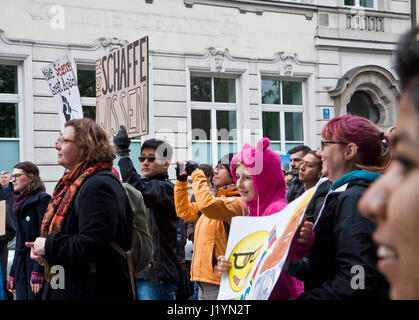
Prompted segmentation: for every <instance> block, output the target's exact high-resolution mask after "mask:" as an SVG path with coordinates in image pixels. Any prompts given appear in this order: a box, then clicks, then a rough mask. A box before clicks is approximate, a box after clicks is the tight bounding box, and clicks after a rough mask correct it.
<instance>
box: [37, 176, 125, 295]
mask: <svg viewBox="0 0 419 320" xmlns="http://www.w3.org/2000/svg"><path fill="white" fill-rule="evenodd" d="M126 206H127V198H126V196H125V193H124V191H123V189H122V187H121V185H120V183H119V182H118V181H117V179H115V178H113V177H111V176H110V175H104V174H98V173H96V174H93V175H92V176H91V177H89V178H88V179H87V180H86V181H85V182H84V183H83V184H82V186H81V187H80V190H79V191H78V192H77V195H76V197H75V199H74V201H73V202H72V204H71V208H70V209H69V211H68V212H67V216H66V218H65V221H64V225H63V229H62V230H61V231H60V232H56V233H51V234H49V235H48V237H47V240H46V242H45V256H46V259H47V261H48V264H49V265H50V266H54V265H61V266H62V267H63V268H64V271H65V273H64V274H65V283H64V289H60V288H58V289H57V288H56V289H53V288H52V286H51V285H49V286H48V287H49V288H48V296H47V298H48V299H52V300H91V299H93V300H132V299H133V296H132V291H131V284H130V278H129V271H128V264H127V262H126V261H125V259H124V258H123V257H122V256H121V255H120V254H119V253H118V252H117V251H116V250H115V249H113V248H112V247H111V246H110V244H111V242H112V241H115V242H116V243H117V244H118V245H119V246H120V247H121V248H122V249H124V250H129V249H130V247H131V240H132V229H133V226H132V217H130V216H127V210H126ZM59 284H60V283H58V285H59Z"/></svg>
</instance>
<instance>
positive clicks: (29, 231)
mask: <svg viewBox="0 0 419 320" xmlns="http://www.w3.org/2000/svg"><path fill="white" fill-rule="evenodd" d="M50 198H51V197H50V195H49V194H47V193H45V192H42V191H38V192H36V193H34V194H32V195H30V196H29V197H28V198H27V199H26V201H25V202H24V203H23V205H22V207H21V208H20V210H19V211H18V212H14V214H15V215H16V248H15V256H14V259H13V264H12V267H11V268H10V275H11V276H13V277H14V279H15V288H16V299H17V300H39V299H41V297H42V291H41V292H39V293H38V294H36V295H35V294H34V293H33V292H32V289H31V285H30V280H31V273H32V271H34V272H39V273H43V272H44V268H43V267H42V266H41V265H40V264H38V263H37V262H35V260H32V259H31V258H30V249H29V248H28V247H26V246H25V242H27V241H34V240H35V239H36V238H37V237H39V234H40V231H41V223H42V219H43V217H44V213H45V211H46V209H47V207H48V203H49V200H50Z"/></svg>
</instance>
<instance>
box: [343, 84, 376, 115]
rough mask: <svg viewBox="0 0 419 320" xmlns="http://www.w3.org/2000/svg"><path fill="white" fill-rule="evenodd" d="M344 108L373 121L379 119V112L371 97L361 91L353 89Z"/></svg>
mask: <svg viewBox="0 0 419 320" xmlns="http://www.w3.org/2000/svg"><path fill="white" fill-rule="evenodd" d="M346 110H347V112H348V113H351V114H353V115H357V116H361V117H364V118H367V119H369V120H371V121H372V122H374V123H377V122H378V120H380V112H379V111H378V109H377V107H375V106H374V103H373V101H372V99H371V97H370V96H369V95H368V94H367V93H365V92H363V91H355V93H354V94H353V95H352V97H351V100H350V101H349V103H348V105H347V106H346Z"/></svg>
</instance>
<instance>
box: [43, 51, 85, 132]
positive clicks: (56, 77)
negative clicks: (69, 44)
mask: <svg viewBox="0 0 419 320" xmlns="http://www.w3.org/2000/svg"><path fill="white" fill-rule="evenodd" d="M41 71H42V74H43V75H44V77H45V80H46V81H47V83H48V86H49V88H50V90H51V93H52V95H53V97H54V101H55V104H56V106H57V109H58V117H59V118H60V124H61V130H63V129H64V125H65V123H66V122H67V121H69V120H72V119H81V118H83V108H82V105H81V99H80V92H79V88H78V86H77V80H76V77H75V75H74V72H73V68H72V66H71V62H70V60H69V59H68V57H67V56H64V57H62V58H60V59H58V60H56V61H55V62H54V63H51V64H48V65H46V66H44V67H42V69H41Z"/></svg>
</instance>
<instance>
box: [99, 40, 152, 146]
mask: <svg viewBox="0 0 419 320" xmlns="http://www.w3.org/2000/svg"><path fill="white" fill-rule="evenodd" d="M148 80H149V76H148V37H143V38H141V39H140V40H137V41H134V42H132V43H130V44H128V45H126V46H124V47H122V48H120V49H118V50H114V51H111V52H110V53H109V54H108V55H106V56H103V57H102V58H101V59H98V60H97V61H96V123H98V124H99V125H100V126H101V127H102V128H103V129H104V130H105V131H106V133H107V134H108V135H109V137H113V136H115V135H116V133H117V132H118V130H119V126H120V125H124V126H125V128H126V129H127V133H128V136H129V137H130V138H133V137H138V136H143V135H146V134H148V125H149V124H148Z"/></svg>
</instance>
